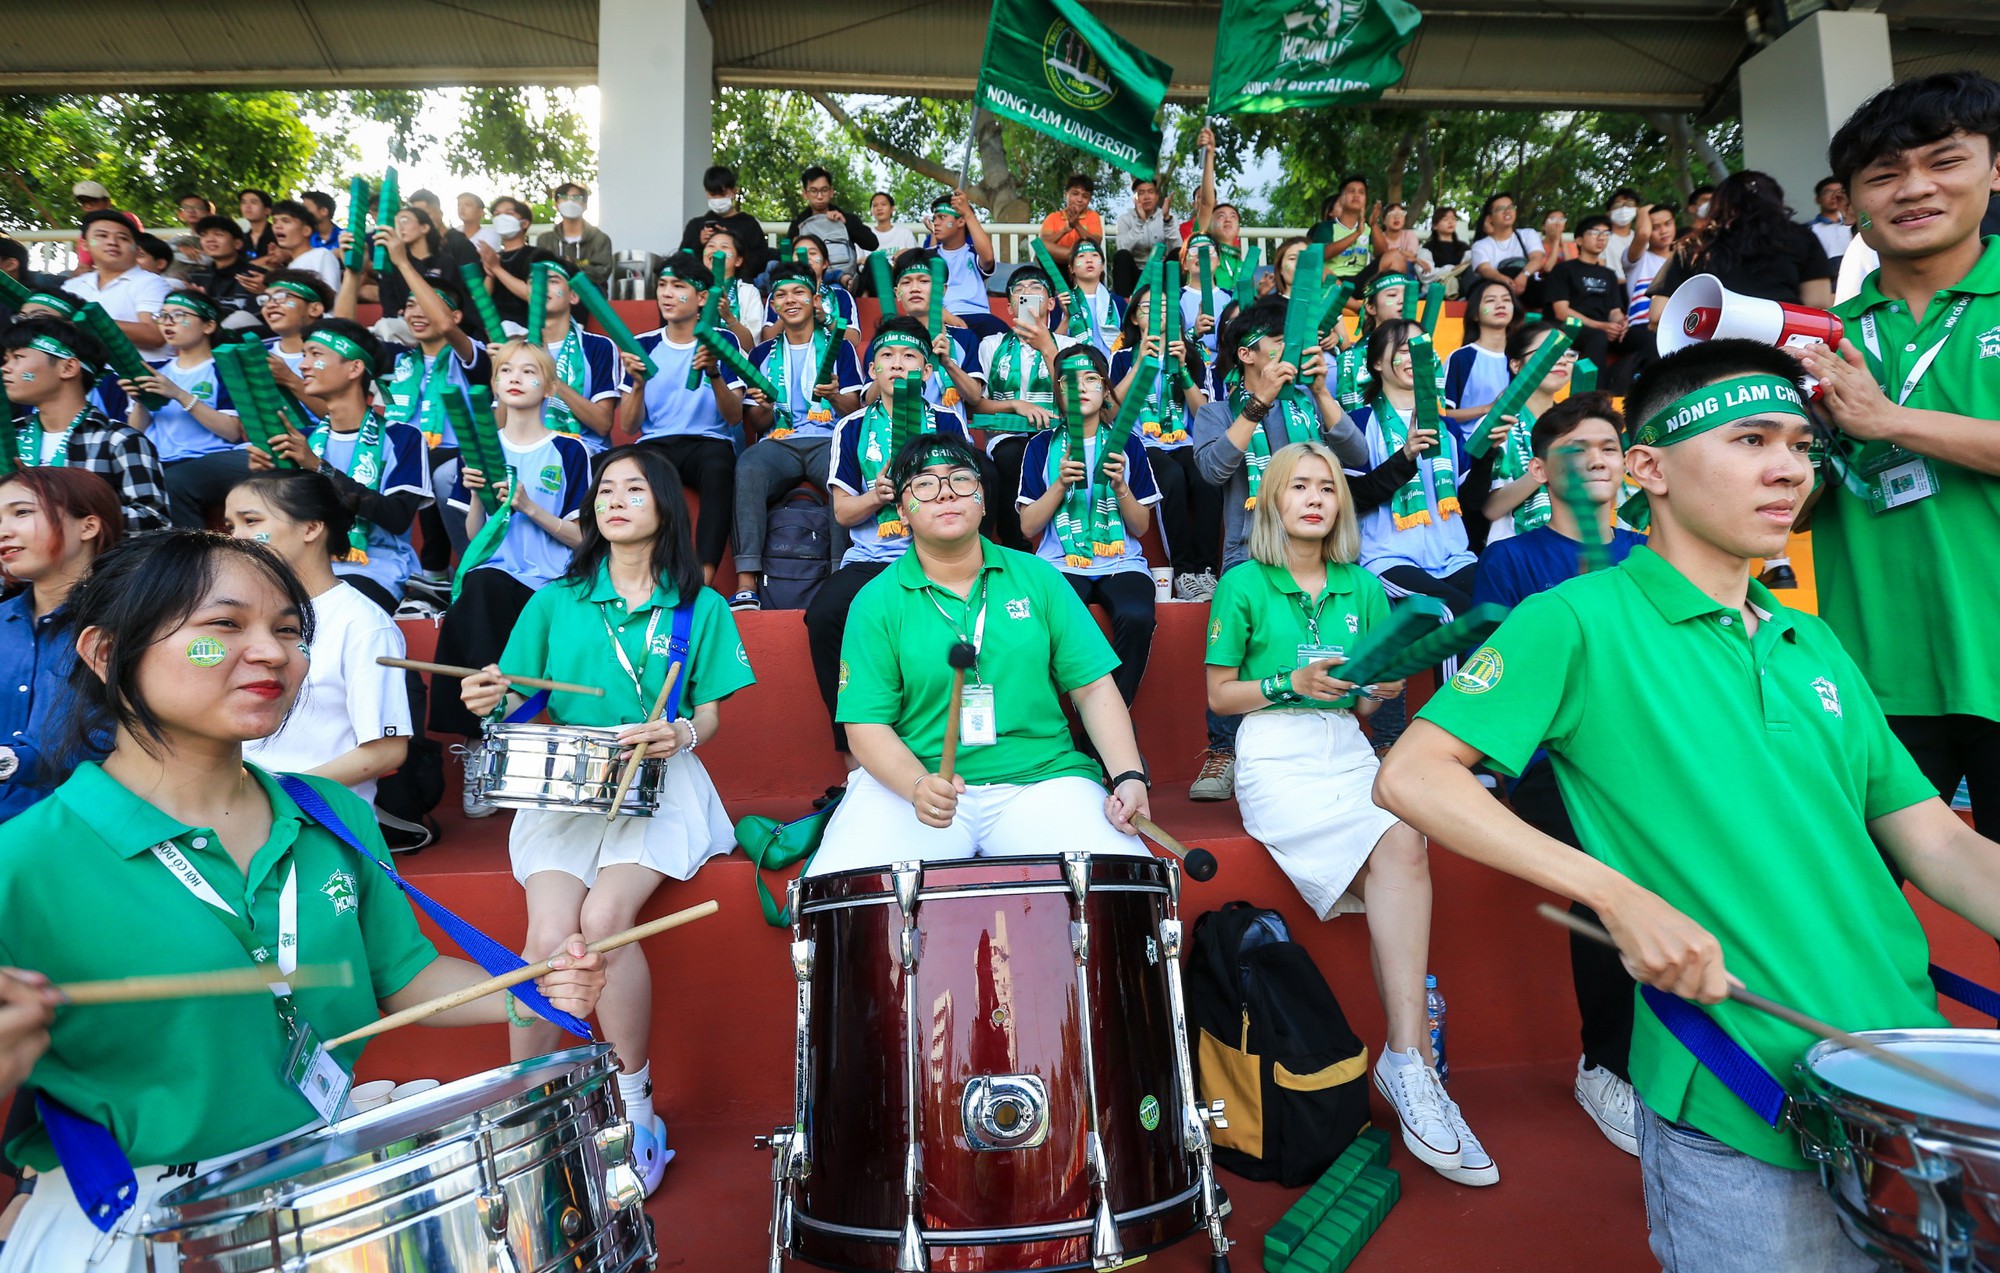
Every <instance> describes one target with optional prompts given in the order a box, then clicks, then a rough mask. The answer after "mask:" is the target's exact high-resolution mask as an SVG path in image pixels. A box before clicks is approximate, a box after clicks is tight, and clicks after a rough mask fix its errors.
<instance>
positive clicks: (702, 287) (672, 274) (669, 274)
mask: <svg viewBox="0 0 2000 1273" xmlns="http://www.w3.org/2000/svg"><path fill="white" fill-rule="evenodd" d="M660 277H661V278H663V279H664V278H670V279H673V280H675V281H676V282H680V283H686V284H687V285H688V286H689V287H692V288H695V289H696V290H698V291H703V292H705V291H707V290H708V289H709V288H710V287H711V286H713V284H710V283H704V282H702V281H701V280H700V279H693V278H689V277H688V276H687V275H685V274H683V273H681V272H680V271H679V270H677V269H675V268H674V267H673V266H671V265H662V266H661V267H660Z"/></svg>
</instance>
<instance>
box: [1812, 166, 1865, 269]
mask: <svg viewBox="0 0 2000 1273" xmlns="http://www.w3.org/2000/svg"><path fill="white" fill-rule="evenodd" d="M1813 203H1815V204H1816V205H1818V207H1819V215H1818V216H1815V217H1814V218H1813V219H1812V222H1811V224H1812V232H1813V236H1814V237H1815V238H1817V239H1818V240H1819V245H1820V247H1821V248H1823V249H1825V251H1826V259H1827V260H1829V261H1831V262H1833V264H1834V267H1835V268H1836V269H1838V268H1839V266H1840V258H1841V257H1842V256H1845V255H1846V254H1847V245H1848V244H1849V243H1852V242H1853V241H1854V209H1853V208H1851V207H1849V206H1848V202H1847V184H1846V183H1845V182H1843V181H1842V180H1841V179H1840V178H1838V177H1821V178H1820V179H1819V184H1818V185H1816V186H1814V187H1813Z"/></svg>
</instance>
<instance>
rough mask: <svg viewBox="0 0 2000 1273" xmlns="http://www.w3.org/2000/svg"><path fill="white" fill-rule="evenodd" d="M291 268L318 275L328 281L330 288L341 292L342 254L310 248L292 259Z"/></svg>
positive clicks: (331, 250)
mask: <svg viewBox="0 0 2000 1273" xmlns="http://www.w3.org/2000/svg"><path fill="white" fill-rule="evenodd" d="M291 268H293V269H295V270H304V271H305V272H306V273H308V274H317V275H319V276H320V277H321V278H322V279H325V280H326V285H327V286H328V287H330V288H332V289H333V290H334V291H336V292H338V291H339V290H340V276H341V272H342V267H341V264H340V254H339V253H338V252H335V251H334V250H333V249H332V248H308V249H306V250H305V251H303V252H301V253H299V254H298V255H297V256H295V257H293V258H292V265H291Z"/></svg>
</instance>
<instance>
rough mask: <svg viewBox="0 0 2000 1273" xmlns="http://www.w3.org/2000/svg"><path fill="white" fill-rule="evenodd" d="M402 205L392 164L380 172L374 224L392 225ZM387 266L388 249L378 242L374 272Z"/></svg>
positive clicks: (380, 270)
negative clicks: (380, 178)
mask: <svg viewBox="0 0 2000 1273" xmlns="http://www.w3.org/2000/svg"><path fill="white" fill-rule="evenodd" d="M402 206H403V195H402V192H401V191H399V190H398V189H397V188H396V169H395V167H394V166H393V165H392V166H391V167H389V168H387V169H385V170H384V171H383V173H382V190H381V193H380V194H379V195H377V196H376V199H375V224H376V225H386V226H390V227H392V228H393V227H394V226H395V224H396V210H397V209H398V208H401V207H402ZM388 268H389V249H388V248H387V247H386V246H384V245H382V244H380V243H378V244H376V245H375V272H376V273H377V274H380V273H382V272H383V271H384V270H386V269H388Z"/></svg>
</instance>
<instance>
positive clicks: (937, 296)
mask: <svg viewBox="0 0 2000 1273" xmlns="http://www.w3.org/2000/svg"><path fill="white" fill-rule="evenodd" d="M924 273H925V274H927V275H929V276H930V280H931V312H930V315H929V323H928V327H929V330H930V338H931V339H932V340H936V339H937V338H938V336H939V334H940V333H942V332H943V331H944V283H945V278H944V260H943V258H942V257H935V256H934V257H932V258H931V259H930V260H928V261H925V262H924Z"/></svg>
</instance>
